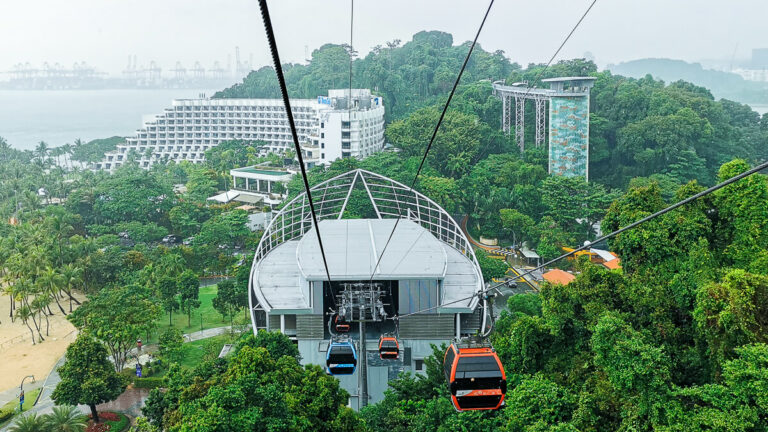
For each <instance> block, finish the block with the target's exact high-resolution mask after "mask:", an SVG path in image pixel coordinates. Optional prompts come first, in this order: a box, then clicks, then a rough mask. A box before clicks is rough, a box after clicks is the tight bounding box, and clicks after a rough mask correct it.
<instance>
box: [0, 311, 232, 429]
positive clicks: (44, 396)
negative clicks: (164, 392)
mask: <svg viewBox="0 0 768 432" xmlns="http://www.w3.org/2000/svg"><path fill="white" fill-rule="evenodd" d="M229 329H230V327H229V326H226V327H217V328H212V329H207V330H203V331H198V332H193V333H189V334H185V335H184V340H186V341H187V342H192V341H196V340H200V339H207V338H211V337H214V336H218V335H220V334H224V333H226V332H228V331H229ZM131 353H132V354H136V353H137V351H136V349H135V348H134V349H133V350H131ZM133 363H134V364H135V361H134V362H133ZM63 364H64V357H62V358H61V359H59V361H58V362H57V363H56V365H55V366H54V367H53V369H52V370H51V372H50V373H49V374H48V377H47V378H46V379H45V381H44V382H43V383H42V384H41V385H42V387H43V390H42V392H41V394H40V399H39V400H38V402H37V405H35V406H34V407H33V408H31V409H29V410H27V411H26V413H31V412H35V413H37V414H38V415H42V414H48V413H50V412H52V411H53V406H54V403H53V400H52V399H51V393H53V390H54V389H55V388H56V385H57V384H58V383H59V382H60V381H61V377H60V376H59V373H58V372H57V371H56V370H57V369H58V368H59V367H61V365H63ZM126 367H127V366H126ZM30 388H32V387H30ZM6 393H8V395H6ZM148 394H149V391H145V390H144V389H134V391H127V392H126V393H124V395H121V396H120V398H118V399H117V400H115V401H113V402H110V403H107V404H102V405H99V406H98V407H97V409H99V410H102V409H112V410H118V411H122V412H127V413H128V414H130V415H134V416H135V415H139V414H140V413H141V406H142V405H143V404H144V400H145V399H146V397H147V395H148ZM17 395H18V391H16V393H14V392H13V391H11V390H9V391H7V392H3V393H0V396H6V397H9V399H8V400H11V399H13V398H15V397H16V396H17ZM0 401H1V400H0ZM6 402H7V401H6ZM4 403H5V402H3V404H4ZM78 408H80V410H81V411H82V412H83V413H84V414H90V412H91V410H90V408H88V406H86V405H80V406H78ZM12 424H13V422H11V423H9V424H8V425H6V426H5V427H4V428H2V429H0V432H4V431H6V430H7V429H8V428H9V427H10V426H11V425H12Z"/></svg>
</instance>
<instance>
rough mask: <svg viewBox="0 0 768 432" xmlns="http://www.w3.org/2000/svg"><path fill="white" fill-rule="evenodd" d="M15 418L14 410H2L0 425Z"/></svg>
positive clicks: (0, 412)
mask: <svg viewBox="0 0 768 432" xmlns="http://www.w3.org/2000/svg"><path fill="white" fill-rule="evenodd" d="M11 417H13V410H12V409H11V410H7V409H6V410H0V423H2V422H4V421H6V420H8V419H9V418H11Z"/></svg>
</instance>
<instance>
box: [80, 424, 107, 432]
mask: <svg viewBox="0 0 768 432" xmlns="http://www.w3.org/2000/svg"><path fill="white" fill-rule="evenodd" d="M109 429H110V426H109V425H108V424H104V423H99V424H93V423H90V424H89V425H88V427H87V428H85V432H109Z"/></svg>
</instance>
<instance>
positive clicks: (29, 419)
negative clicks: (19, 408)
mask: <svg viewBox="0 0 768 432" xmlns="http://www.w3.org/2000/svg"><path fill="white" fill-rule="evenodd" d="M8 430H9V431H10V432H41V431H44V430H46V426H45V418H44V417H42V416H38V415H37V413H29V414H27V415H25V416H24V417H20V418H19V419H18V420H16V422H15V423H14V424H13V426H11V427H10V428H9V429H8Z"/></svg>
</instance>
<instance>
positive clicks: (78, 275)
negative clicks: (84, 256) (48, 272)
mask: <svg viewBox="0 0 768 432" xmlns="http://www.w3.org/2000/svg"><path fill="white" fill-rule="evenodd" d="M61 277H62V278H63V280H64V292H66V293H67V296H69V312H70V313H71V312H72V301H74V302H75V303H77V304H78V305H79V304H80V302H79V301H77V299H76V298H74V297H73V296H72V289H73V288H75V287H78V286H81V285H82V283H83V269H82V268H80V267H78V266H77V265H76V264H75V263H70V264H65V265H64V267H62V269H61Z"/></svg>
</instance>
